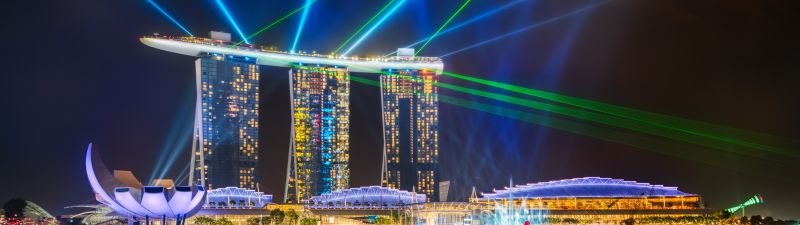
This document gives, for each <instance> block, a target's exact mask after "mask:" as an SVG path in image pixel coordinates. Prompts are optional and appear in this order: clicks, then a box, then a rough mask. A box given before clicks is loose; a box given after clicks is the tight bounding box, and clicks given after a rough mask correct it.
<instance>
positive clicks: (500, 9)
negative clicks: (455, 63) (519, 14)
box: [384, 0, 529, 57]
mask: <svg viewBox="0 0 800 225" xmlns="http://www.w3.org/2000/svg"><path fill="white" fill-rule="evenodd" d="M525 1H529V0H516V1H512V2H509V3H506V4H504V5H502V6H500V7H497V8H494V9H492V10H489V11H487V12H484V13H482V14H481V15H478V16H476V17H472V18H470V19H469V20H467V21H464V22H461V23H459V24H456V25H453V26H451V27H450V28H447V29H445V30H443V31H442V32H441V33H439V35H443V34H446V33H450V31H454V30H456V29H458V28H461V27H463V26H466V25H469V24H471V23H474V22H476V21H479V20H481V19H483V18H486V17H489V16H492V15H494V14H496V13H498V12H500V11H503V10H506V9H509V8H511V6H514V5H516V4H519V3H522V2H525ZM430 38H431V36H428V37H426V38H423V39H420V40H419V41H417V42H414V43H411V44H409V45H406V48H411V47H414V46H416V45H418V44H421V43H422V42H425V41H426V40H428V39H430ZM395 53H397V50H395V51H393V52H392V53H389V54H386V55H384V57H388V56H391V55H393V54H395Z"/></svg>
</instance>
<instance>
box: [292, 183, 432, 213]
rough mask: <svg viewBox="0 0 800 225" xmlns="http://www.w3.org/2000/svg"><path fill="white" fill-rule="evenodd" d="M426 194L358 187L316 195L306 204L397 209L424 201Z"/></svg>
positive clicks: (311, 205) (384, 188)
mask: <svg viewBox="0 0 800 225" xmlns="http://www.w3.org/2000/svg"><path fill="white" fill-rule="evenodd" d="M425 201H426V196H425V194H417V193H414V192H409V191H403V190H397V189H392V188H387V187H381V186H368V187H358V188H351V189H344V190H338V191H334V192H331V193H328V194H323V195H320V196H314V197H312V198H311V201H310V202H309V203H308V204H307V205H306V208H310V209H396V208H403V207H405V206H406V205H409V204H418V203H424V202H425Z"/></svg>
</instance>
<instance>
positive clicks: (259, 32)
mask: <svg viewBox="0 0 800 225" xmlns="http://www.w3.org/2000/svg"><path fill="white" fill-rule="evenodd" d="M316 1H317V0H312V1H311V2H308V3H306V4H303V6H301V7H300V8H297V9H295V10H292V11H291V12H289V14H286V15H284V16H283V17H281V18H279V19H278V20H275V21H273V22H272V23H270V24H269V25H267V26H264V27H263V28H261V29H260V30H258V31H256V32H255V33H253V34H251V35H250V36H248V37H247V40H250V39H251V38H253V37H255V36H258V35H259V34H261V33H262V32H264V31H266V30H268V29H269V28H271V27H272V26H275V25H276V24H278V23H280V22H282V21H283V20H285V19H286V18H289V17H290V16H292V15H294V14H295V13H297V12H299V11H300V10H303V9H304V8H306V7H308V6H310V5H311V4H314V2H316ZM242 43H244V41H240V42H238V43H236V44H235V45H233V46H239V45H241V44H242Z"/></svg>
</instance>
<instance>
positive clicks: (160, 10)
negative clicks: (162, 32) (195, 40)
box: [147, 0, 194, 37]
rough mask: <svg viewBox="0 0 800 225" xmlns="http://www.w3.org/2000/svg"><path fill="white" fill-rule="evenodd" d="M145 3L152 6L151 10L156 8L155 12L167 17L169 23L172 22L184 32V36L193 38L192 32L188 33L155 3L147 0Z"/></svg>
mask: <svg viewBox="0 0 800 225" xmlns="http://www.w3.org/2000/svg"><path fill="white" fill-rule="evenodd" d="M147 3H150V5H152V6H153V8H156V10H158V12H160V13H161V15H164V17H167V19H169V21H172V23H173V24H175V25H176V26H178V28H180V29H181V30H183V32H186V34H188V35H189V36H192V37H194V34H192V32H189V29H186V27H184V26H183V25H182V24H181V23H180V22H178V20H176V19H175V18H173V17H172V16H171V15H169V13H167V11H166V10H164V9H163V8H161V6H159V5H158V4H157V3H156V2H155V1H153V0H147Z"/></svg>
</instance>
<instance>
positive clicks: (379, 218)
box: [375, 216, 392, 225]
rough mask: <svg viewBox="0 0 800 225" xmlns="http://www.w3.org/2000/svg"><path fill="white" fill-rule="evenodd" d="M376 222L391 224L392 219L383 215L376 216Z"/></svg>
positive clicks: (381, 224) (383, 224) (385, 224)
mask: <svg viewBox="0 0 800 225" xmlns="http://www.w3.org/2000/svg"><path fill="white" fill-rule="evenodd" d="M375 224H379V225H389V224H392V219H389V218H386V217H383V216H379V217H378V218H375Z"/></svg>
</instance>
